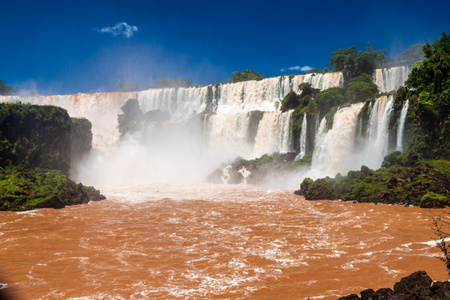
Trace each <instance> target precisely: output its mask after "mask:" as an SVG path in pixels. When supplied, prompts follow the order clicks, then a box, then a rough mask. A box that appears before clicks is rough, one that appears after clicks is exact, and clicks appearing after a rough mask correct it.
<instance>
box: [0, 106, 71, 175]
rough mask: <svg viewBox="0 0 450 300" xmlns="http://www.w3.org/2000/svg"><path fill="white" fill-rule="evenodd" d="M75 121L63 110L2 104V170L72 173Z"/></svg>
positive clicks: (51, 107) (0, 138)
mask: <svg viewBox="0 0 450 300" xmlns="http://www.w3.org/2000/svg"><path fill="white" fill-rule="evenodd" d="M71 125H72V121H71V119H70V117H69V115H68V114H67V112H66V111H65V110H64V109H62V108H59V107H54V106H38V105H30V104H11V103H0V167H7V166H24V167H27V168H35V167H43V168H48V169H57V170H61V171H62V172H63V173H64V174H68V173H69V169H70V132H71Z"/></svg>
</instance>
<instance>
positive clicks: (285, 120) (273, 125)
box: [253, 110, 293, 157]
mask: <svg viewBox="0 0 450 300" xmlns="http://www.w3.org/2000/svg"><path fill="white" fill-rule="evenodd" d="M292 113H293V110H290V111H288V112H285V113H281V112H279V111H278V112H271V113H265V114H264V116H263V118H262V120H261V122H259V126H258V133H257V135H256V139H255V147H254V151H253V153H254V156H255V157H259V156H262V155H264V154H266V153H273V152H280V153H287V152H292V151H293V149H292V142H291V140H292V139H291V137H292V134H291V117H292Z"/></svg>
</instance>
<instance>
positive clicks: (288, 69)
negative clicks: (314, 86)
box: [280, 66, 313, 73]
mask: <svg viewBox="0 0 450 300" xmlns="http://www.w3.org/2000/svg"><path fill="white" fill-rule="evenodd" d="M312 69H313V68H311V67H310V66H303V67H300V66H293V67H289V68H283V69H281V70H280V71H281V72H283V73H284V72H287V71H302V72H308V71H311V70H312Z"/></svg>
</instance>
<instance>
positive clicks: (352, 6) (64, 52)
mask: <svg viewBox="0 0 450 300" xmlns="http://www.w3.org/2000/svg"><path fill="white" fill-rule="evenodd" d="M0 11H1V17H0V37H1V40H2V42H1V46H0V78H1V79H2V80H3V81H4V82H6V83H9V84H11V85H13V86H18V87H20V88H21V89H22V90H35V91H37V92H38V93H40V94H71V93H79V92H101V91H116V90H117V89H118V88H117V81H118V80H119V79H120V80H123V81H125V82H128V83H131V82H138V83H139V84H140V87H141V88H144V87H146V86H147V85H149V84H150V83H152V82H153V81H155V79H156V78H158V77H177V78H189V79H191V80H192V81H193V82H194V83H196V84H201V83H212V82H222V81H224V80H227V79H229V78H230V74H231V73H232V72H234V71H243V70H245V69H251V70H256V71H258V72H261V73H262V74H265V75H267V76H268V77H272V76H279V75H282V74H287V73H290V74H291V73H292V74H293V73H302V72H301V71H300V70H298V71H296V70H287V69H288V68H289V67H295V66H298V67H299V68H301V67H304V66H309V67H312V68H318V69H322V68H324V67H325V66H326V63H327V62H328V61H329V58H330V53H331V52H333V51H336V50H337V49H339V48H347V47H350V46H357V48H358V49H361V50H364V48H365V46H366V45H367V42H369V41H370V43H371V45H372V46H373V47H374V48H375V49H388V50H389V54H391V55H396V54H398V53H400V52H402V51H403V50H405V49H406V48H407V47H408V46H409V45H411V44H415V43H419V42H424V41H425V40H428V41H430V42H431V41H434V40H435V39H436V38H439V37H440V33H441V32H442V31H443V30H446V31H447V32H450V17H449V11H450V1H448V0H442V1H415V0H409V1H403V0H402V1H395V0H390V1H385V0H378V1H324V0H322V1H302V0H296V1H283V0H279V1H266V0H259V1H246V0H240V1H238V0H228V1H212V0H209V1H203V0H202V1H195V0H191V1H180V0H171V1H170V0H163V1H153V0H150V1H133V0H127V1H115V0H111V1H95V0H90V1H84V0H80V1H62V0H61V1H46V0H42V1H35V0H34V1H21V0H15V1H7V0H0ZM122 23H125V24H122ZM117 24H119V25H118V26H117V27H115V26H116V25H117ZM127 26H129V27H127ZM283 69H284V71H285V72H284V73H283V72H282V70H283Z"/></svg>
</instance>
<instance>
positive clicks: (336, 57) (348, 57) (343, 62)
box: [327, 46, 357, 72]
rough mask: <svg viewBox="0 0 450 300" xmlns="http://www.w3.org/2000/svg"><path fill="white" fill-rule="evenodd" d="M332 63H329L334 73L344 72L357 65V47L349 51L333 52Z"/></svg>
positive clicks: (348, 49)
mask: <svg viewBox="0 0 450 300" xmlns="http://www.w3.org/2000/svg"><path fill="white" fill-rule="evenodd" d="M331 54H332V55H333V56H331V58H330V61H329V62H328V63H327V65H328V66H330V67H331V68H332V69H333V71H334V72H339V71H343V70H344V69H347V68H350V67H352V66H354V65H355V57H356V54H357V52H356V46H352V47H349V48H347V49H343V48H342V49H339V50H337V51H335V52H331Z"/></svg>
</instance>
